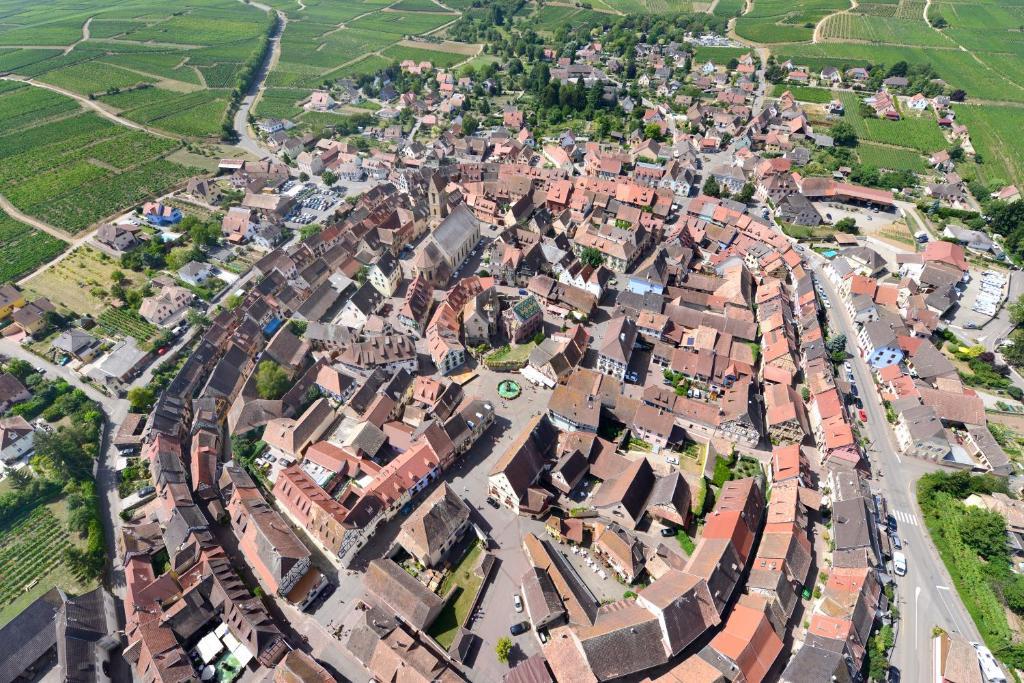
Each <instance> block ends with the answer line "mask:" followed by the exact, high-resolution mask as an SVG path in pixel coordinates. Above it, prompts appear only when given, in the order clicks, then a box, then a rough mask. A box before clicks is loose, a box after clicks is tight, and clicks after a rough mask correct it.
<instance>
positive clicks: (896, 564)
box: [892, 551, 907, 576]
mask: <svg viewBox="0 0 1024 683" xmlns="http://www.w3.org/2000/svg"><path fill="white" fill-rule="evenodd" d="M892 568H893V571H895V572H896V576H904V575H905V574H906V573H907V556H906V555H904V554H903V553H901V552H899V551H896V552H894V553H893V554H892Z"/></svg>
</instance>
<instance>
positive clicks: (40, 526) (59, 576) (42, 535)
mask: <svg viewBox="0 0 1024 683" xmlns="http://www.w3.org/2000/svg"><path fill="white" fill-rule="evenodd" d="M76 543H78V541H77V539H75V538H73V537H72V536H71V535H70V534H68V532H67V505H66V504H65V503H64V502H63V501H58V502H56V503H51V504H50V505H41V506H39V507H37V508H35V509H34V510H31V511H26V514H25V516H24V517H22V518H21V519H20V520H18V521H16V522H14V523H13V524H12V525H10V526H9V527H7V528H5V529H3V530H2V531H0V626H3V625H5V624H7V623H8V622H9V621H11V619H13V618H14V617H16V616H17V615H18V613H19V612H21V610H23V609H25V607H27V606H28V605H29V604H30V603H31V602H32V601H34V600H35V599H36V598H38V597H39V596H41V595H42V594H43V593H46V592H47V591H48V590H50V589H51V588H53V587H54V586H59V587H60V588H62V589H63V590H65V591H66V592H68V593H71V594H80V593H84V592H86V591H89V590H92V588H94V587H95V582H94V581H91V580H88V579H83V578H82V577H81V576H78V575H75V574H74V573H73V572H71V571H70V569H69V568H68V567H67V566H66V565H65V562H64V554H63V550H64V549H65V548H68V547H70V546H71V545H72V544H76Z"/></svg>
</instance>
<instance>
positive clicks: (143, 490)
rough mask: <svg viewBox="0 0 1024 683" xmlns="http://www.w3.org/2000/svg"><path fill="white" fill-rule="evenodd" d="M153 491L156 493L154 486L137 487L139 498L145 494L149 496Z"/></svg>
mask: <svg viewBox="0 0 1024 683" xmlns="http://www.w3.org/2000/svg"><path fill="white" fill-rule="evenodd" d="M154 493H156V488H155V487H153V486H143V487H142V488H141V489H139V498H145V497H146V496H151V495H153V494H154Z"/></svg>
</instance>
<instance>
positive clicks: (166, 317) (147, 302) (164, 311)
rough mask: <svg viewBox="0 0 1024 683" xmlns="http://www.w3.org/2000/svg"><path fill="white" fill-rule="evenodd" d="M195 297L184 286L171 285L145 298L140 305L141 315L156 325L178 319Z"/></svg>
mask: <svg viewBox="0 0 1024 683" xmlns="http://www.w3.org/2000/svg"><path fill="white" fill-rule="evenodd" d="M193 298H195V295H193V294H192V292H190V291H188V290H187V289H185V288H184V287H177V286H175V285H169V286H167V287H164V288H163V289H161V290H160V293H159V294H155V295H153V296H149V297H146V298H145V299H143V300H142V303H141V304H140V305H139V315H140V316H142V317H143V318H144V319H145V320H147V321H148V322H151V323H153V324H154V325H164V324H167V323H169V322H173V321H177V319H178V317H179V315H180V314H181V313H183V312H184V311H185V310H186V309H187V308H188V306H189V304H191V303H192V299H193Z"/></svg>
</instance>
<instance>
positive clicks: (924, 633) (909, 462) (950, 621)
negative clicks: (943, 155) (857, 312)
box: [805, 251, 981, 683]
mask: <svg viewBox="0 0 1024 683" xmlns="http://www.w3.org/2000/svg"><path fill="white" fill-rule="evenodd" d="M805 253H808V254H810V256H809V264H810V267H811V270H812V271H813V272H814V274H815V277H816V279H817V281H818V282H819V283H820V284H821V286H822V287H823V288H824V290H825V293H826V294H827V295H828V298H829V301H830V303H831V305H832V307H831V308H829V309H827V310H828V314H829V321H830V323H831V325H830V327H831V328H832V330H833V331H834V332H837V333H842V334H844V335H846V339H847V351H848V352H849V355H850V356H852V358H851V359H850V364H851V365H852V367H853V375H854V379H855V381H856V383H857V386H858V387H859V389H860V397H861V399H862V401H863V403H864V411H865V413H866V415H867V418H868V419H867V422H866V423H865V424H863V425H862V427H861V434H862V435H863V436H865V437H866V438H867V439H868V441H869V446H868V456H869V459H870V461H871V471H872V474H873V477H874V485H873V489H874V490H875V492H876V493H879V494H881V495H882V496H884V497H885V499H886V502H887V505H888V508H889V512H890V513H891V514H892V515H893V516H895V517H896V520H897V524H898V533H899V537H900V538H901V539H902V540H903V551H902V552H903V553H904V555H906V556H907V574H906V576H902V577H895V580H896V586H897V590H896V606H897V607H898V608H899V613H900V622H899V627H898V631H897V633H898V635H897V638H896V646H895V648H894V650H893V654H892V659H891V664H892V665H893V666H895V667H896V668H898V669H899V670H900V672H901V674H902V680H903V681H906V682H907V683H909V682H911V681H920V682H921V683H924V682H925V681H928V682H929V683H930V682H931V681H932V680H933V674H932V661H931V653H932V629H933V628H934V627H936V626H938V627H940V628H942V629H943V630H945V631H947V632H956V633H960V634H961V635H963V636H964V637H966V638H967V639H968V640H972V641H980V640H981V637H980V635H979V634H978V629H977V628H976V627H975V625H974V622H973V621H972V620H971V617H970V615H969V614H968V613H967V610H966V609H965V608H964V605H963V603H962V602H961V600H960V596H959V595H958V594H957V592H956V588H955V587H954V586H953V582H952V581H951V580H950V577H949V573H948V572H947V571H946V567H945V565H944V564H943V563H942V558H940V557H939V555H938V553H937V552H936V550H935V546H934V545H933V544H932V542H931V539H930V538H929V537H928V532H927V529H925V527H924V521H923V518H922V515H921V511H920V509H919V508H918V506H917V500H916V495H915V484H916V482H917V480H918V478H920V477H921V475H923V474H926V473H928V472H930V471H933V470H935V469H937V466H936V465H934V464H931V463H928V462H926V461H923V460H919V459H917V458H910V457H901V456H900V455H899V453H898V449H897V446H896V441H895V436H894V434H893V431H892V428H891V427H890V425H889V422H888V421H887V420H886V417H885V409H884V408H883V406H882V400H881V397H880V396H879V395H878V392H877V391H876V389H875V383H874V379H873V376H872V373H871V371H870V369H869V368H868V366H867V363H866V362H865V361H864V359H863V358H862V357H861V355H860V352H859V349H858V347H857V341H856V340H857V328H856V326H855V324H854V322H853V319H852V318H851V317H850V314H849V312H848V311H847V310H846V307H845V306H844V305H843V300H842V298H841V297H840V296H839V293H838V292H837V291H836V289H835V287H833V286H832V282H831V281H830V280H829V279H828V277H827V276H826V275H825V274H824V271H823V268H822V266H823V265H824V260H823V259H822V258H821V257H819V256H818V254H816V253H814V252H812V251H807V252H805Z"/></svg>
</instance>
